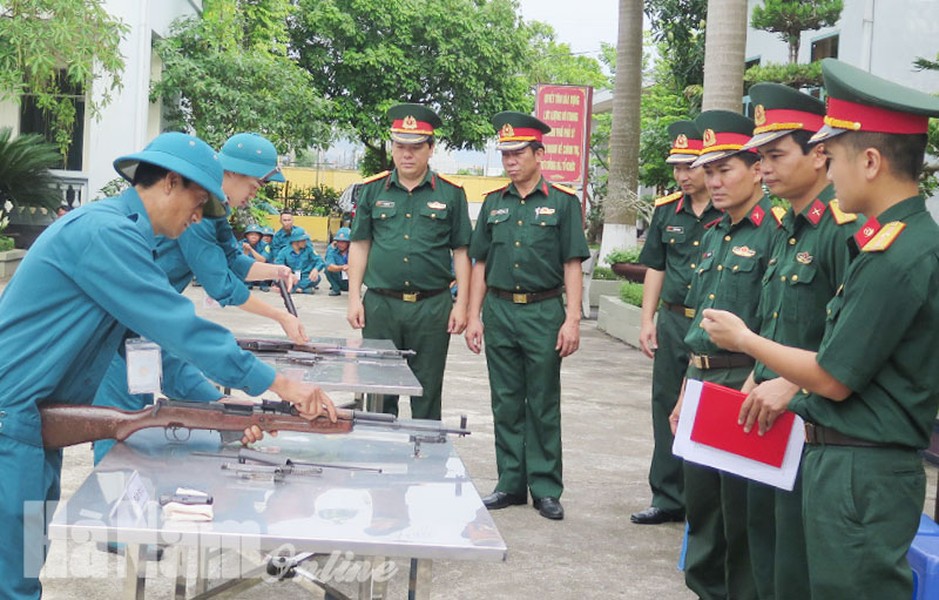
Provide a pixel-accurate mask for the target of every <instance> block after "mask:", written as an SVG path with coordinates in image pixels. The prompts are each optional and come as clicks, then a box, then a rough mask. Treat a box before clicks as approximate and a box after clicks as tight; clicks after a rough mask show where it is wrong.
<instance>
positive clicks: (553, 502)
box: [533, 497, 564, 521]
mask: <svg viewBox="0 0 939 600" xmlns="http://www.w3.org/2000/svg"><path fill="white" fill-rule="evenodd" d="M533 505H534V507H535V509H536V510H537V511H538V514H540V515H541V516H542V517H544V518H545V519H553V520H555V521H560V520H561V519H563V518H564V507H563V506H561V501H560V500H558V499H557V498H551V497H548V498H538V499H537V500H535V501H534V502H533Z"/></svg>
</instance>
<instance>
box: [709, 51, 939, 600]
mask: <svg viewBox="0 0 939 600" xmlns="http://www.w3.org/2000/svg"><path fill="white" fill-rule="evenodd" d="M822 73H823V75H824V78H825V87H826V89H827V90H828V93H829V96H828V107H827V111H826V115H825V126H824V127H822V129H821V130H820V131H819V133H818V134H817V135H816V136H814V137H813V139H815V140H819V141H824V142H825V153H826V155H827V157H828V158H829V160H830V165H829V169H828V174H829V175H828V176H829V178H830V179H831V181H832V182H833V183H834V186H835V191H836V192H837V194H838V199H839V201H840V204H841V206H842V207H843V208H844V209H845V210H849V211H855V212H863V213H864V214H865V215H866V217H867V218H866V221H865V222H864V224H863V225H862V226H861V227H860V229H859V230H858V232H857V233H856V234H855V235H854V237H853V238H852V239H851V241H850V243H849V255H850V263H849V265H848V268H847V271H846V273H845V276H844V282H843V284H842V285H840V286H839V287H838V289H837V291H836V294H835V296H834V297H833V298H832V300H831V302H829V303H828V306H827V309H826V315H827V321H826V327H825V333H824V336H823V338H822V340H821V342H820V344H819V348H818V351H817V352H812V351H805V350H801V349H797V348H794V347H792V346H784V345H781V344H775V343H772V342H769V341H767V340H765V339H764V338H761V337H759V336H758V335H757V334H755V333H752V332H750V331H748V330H747V329H746V327H745V326H744V325H743V324H742V323H741V322H740V321H739V320H738V319H737V318H736V317H734V315H732V314H729V313H727V312H722V311H713V312H712V311H708V313H706V314H705V322H704V324H703V326H704V327H705V329H706V330H707V331H708V332H709V333H710V334H711V336H712V338H713V339H714V341H715V342H716V343H718V344H720V345H722V346H724V347H727V348H730V349H732V350H736V351H744V352H747V353H749V354H751V355H752V356H754V357H756V358H757V359H758V360H760V361H761V362H763V363H764V364H765V365H766V366H767V367H768V368H769V369H772V370H773V371H774V372H776V373H778V374H779V375H780V376H782V377H785V378H786V379H787V380H789V381H791V382H793V383H794V384H795V385H798V386H801V387H803V388H805V389H806V390H807V393H804V394H799V395H797V396H796V397H794V398H793V399H792V401H791V402H790V403H789V409H790V410H792V411H794V412H795V413H797V414H799V415H800V416H802V417H803V418H804V419H805V421H806V432H805V433H806V442H807V446H806V450H805V453H804V456H803V461H802V485H803V518H804V519H805V531H806V534H807V535H806V551H807V556H808V564H809V582H810V586H811V593H812V597H813V598H908V597H910V596H912V594H913V581H912V573H911V570H910V567H909V564H908V563H907V560H906V555H907V552H908V550H909V548H910V544H911V542H912V540H913V537H914V536H915V534H916V530H917V527H918V524H919V518H920V513H921V511H922V508H923V500H924V495H925V474H924V472H923V465H922V460H921V459H920V458H919V456H918V455H917V450H919V449H923V448H925V447H926V446H927V445H928V444H929V436H930V433H931V431H932V426H933V421H934V420H935V416H936V410H937V405H939V354H937V353H936V352H935V351H934V348H935V340H936V336H937V335H939V325H937V324H939V293H937V290H939V226H937V225H936V223H935V221H934V220H933V219H932V217H931V216H930V215H929V213H928V212H927V211H926V208H925V201H924V199H923V197H922V196H921V195H919V189H918V177H919V174H920V171H921V169H922V163H923V154H924V151H925V145H926V136H925V133H926V130H927V126H928V122H929V117H936V116H939V98H935V97H933V96H930V95H928V94H924V93H921V92H917V91H915V90H911V89H908V88H904V87H902V86H899V85H897V84H894V83H892V82H890V81H887V80H885V79H881V78H879V77H876V76H874V75H871V74H870V73H867V72H865V71H862V70H860V69H857V68H855V67H852V66H850V65H847V64H845V63H842V62H840V61H836V60H825V61H823V63H822ZM888 290H889V292H888Z"/></svg>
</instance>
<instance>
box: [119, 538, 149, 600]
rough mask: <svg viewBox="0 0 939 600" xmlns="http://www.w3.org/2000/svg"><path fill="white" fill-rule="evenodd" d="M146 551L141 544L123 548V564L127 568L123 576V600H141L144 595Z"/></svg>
mask: <svg viewBox="0 0 939 600" xmlns="http://www.w3.org/2000/svg"><path fill="white" fill-rule="evenodd" d="M146 550H147V547H146V545H142V544H127V545H126V546H125V547H124V562H125V564H126V566H127V570H126V573H125V575H124V598H127V599H128V600H143V597H144V594H145V593H146V583H147V561H146V558H145V556H144V552H146Z"/></svg>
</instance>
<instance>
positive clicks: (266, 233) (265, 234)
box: [261, 225, 274, 260]
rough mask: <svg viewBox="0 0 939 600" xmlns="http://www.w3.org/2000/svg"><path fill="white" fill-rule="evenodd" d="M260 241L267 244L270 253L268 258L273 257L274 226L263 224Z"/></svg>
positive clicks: (271, 258)
mask: <svg viewBox="0 0 939 600" xmlns="http://www.w3.org/2000/svg"><path fill="white" fill-rule="evenodd" d="M261 243H262V244H264V245H265V246H267V248H268V250H269V251H270V253H271V257H270V260H273V259H274V256H273V254H274V246H273V244H274V228H273V227H269V226H267V225H265V226H264V227H262V228H261Z"/></svg>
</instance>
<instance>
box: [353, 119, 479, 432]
mask: <svg viewBox="0 0 939 600" xmlns="http://www.w3.org/2000/svg"><path fill="white" fill-rule="evenodd" d="M388 117H389V119H391V120H392V125H391V140H392V141H391V156H392V158H393V159H394V163H395V169H394V170H393V171H390V172H388V171H386V172H384V173H380V174H378V175H375V176H373V177H371V178H369V179H367V180H366V181H365V184H364V185H363V187H362V189H361V191H360V195H359V204H358V208H357V210H356V214H355V221H354V222H353V224H352V235H351V237H352V245H351V246H350V248H349V271H348V272H349V308H348V320H349V324H350V325H352V327H354V328H356V329H362V335H363V336H364V337H366V338H372V339H387V340H391V341H393V342H394V344H395V346H396V347H398V348H399V349H410V350H414V351H415V352H416V353H417V354H416V356H413V357H411V358H409V359H408V364H409V365H410V366H411V369H412V370H413V371H414V375H415V377H417V380H418V381H419V382H420V383H421V386H422V387H423V388H424V390H423V392H424V393H423V395H421V396H411V416H412V417H414V418H415V419H436V420H439V419H440V405H441V391H442V388H443V371H444V368H445V367H446V364H447V348H449V346H450V334H453V333H456V334H459V333H463V330H464V329H465V328H466V304H467V295H466V294H465V293H458V294H457V298H456V301H455V302H454V301H451V297H450V294H449V289H450V281H451V280H452V279H453V276H452V272H451V270H450V264H451V263H450V261H451V257H452V260H453V273H455V274H456V280H457V284H458V285H459V289H460V290H467V289H469V277H470V262H469V258H468V257H467V246H469V241H470V236H471V235H472V225H471V223H470V218H469V210H468V208H467V204H466V194H465V193H464V192H463V188H462V186H460V185H459V184H458V183H455V182H453V181H451V180H449V179H447V178H446V177H444V176H442V175H440V174H439V173H435V172H434V171H432V170H431V169H430V167H429V164H428V163H429V161H430V157H431V154H433V151H434V130H435V129H436V128H438V127H440V125H441V123H440V119H439V118H438V117H437V115H436V114H435V113H434V111H432V110H430V109H429V108H427V107H425V106H421V105H419V104H399V105H397V106H393V107H391V109H389V110H388ZM363 280H364V282H365V285H367V286H368V292H367V293H366V294H365V297H364V299H363V298H362V294H361V289H362V282H363ZM383 410H384V411H385V412H390V413H392V414H395V415H397V414H398V397H397V396H385V400H384V408H383Z"/></svg>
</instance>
